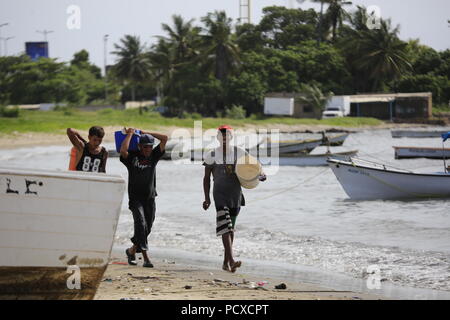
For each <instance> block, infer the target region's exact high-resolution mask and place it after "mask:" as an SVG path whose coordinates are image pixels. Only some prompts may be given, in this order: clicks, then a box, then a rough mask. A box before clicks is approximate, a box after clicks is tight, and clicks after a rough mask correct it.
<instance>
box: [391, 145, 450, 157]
mask: <svg viewBox="0 0 450 320" xmlns="http://www.w3.org/2000/svg"><path fill="white" fill-rule="evenodd" d="M394 150H395V159H414V158H428V159H444V157H445V159H449V158H450V149H442V148H425V147H423V148H422V147H394Z"/></svg>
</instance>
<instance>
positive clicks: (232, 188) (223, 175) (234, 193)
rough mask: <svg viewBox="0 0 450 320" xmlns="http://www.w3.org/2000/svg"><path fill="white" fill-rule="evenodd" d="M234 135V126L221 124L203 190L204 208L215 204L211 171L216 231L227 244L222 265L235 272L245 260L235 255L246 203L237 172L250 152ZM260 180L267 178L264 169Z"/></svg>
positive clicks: (223, 242)
mask: <svg viewBox="0 0 450 320" xmlns="http://www.w3.org/2000/svg"><path fill="white" fill-rule="evenodd" d="M232 138H233V134H232V128H231V127H230V126H227V125H223V126H220V127H219V128H218V133H217V139H218V140H219V142H220V146H219V147H218V148H216V149H214V150H213V151H211V152H209V153H208V154H207V155H206V157H205V162H204V163H203V165H204V166H205V175H204V178H203V191H204V194H205V201H204V202H203V209H204V210H208V208H209V206H210V205H211V199H210V195H209V194H210V188H211V174H212V176H213V178H214V186H213V197H214V204H215V207H216V212H217V219H216V222H217V226H216V235H217V236H221V237H222V244H223V247H224V260H223V266H222V269H223V270H225V271H230V272H235V271H236V269H237V268H239V267H240V266H241V264H242V262H241V261H235V260H234V258H233V241H234V227H235V225H236V219H237V216H238V214H239V212H240V209H241V206H244V205H245V199H244V195H243V194H242V189H241V184H240V182H239V179H238V177H237V175H236V163H237V160H238V159H240V158H241V157H243V156H246V155H247V152H246V151H245V150H243V149H241V148H238V147H236V146H234V147H233V146H231V144H230V142H231V139H232ZM259 180H260V181H265V180H266V176H265V174H264V173H262V174H261V175H260V176H259Z"/></svg>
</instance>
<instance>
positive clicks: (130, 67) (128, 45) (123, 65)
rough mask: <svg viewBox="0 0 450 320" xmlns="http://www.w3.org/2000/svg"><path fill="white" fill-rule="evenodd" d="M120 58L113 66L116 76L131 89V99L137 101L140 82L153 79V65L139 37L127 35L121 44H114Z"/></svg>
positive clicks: (116, 53)
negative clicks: (151, 71) (137, 89)
mask: <svg viewBox="0 0 450 320" xmlns="http://www.w3.org/2000/svg"><path fill="white" fill-rule="evenodd" d="M114 47H115V49H116V51H114V52H113V54H115V55H116V56H117V57H118V60H117V62H116V64H115V65H114V66H113V72H114V74H115V76H116V77H117V78H118V79H120V80H121V81H123V82H124V83H125V84H128V85H129V86H130V87H131V99H132V100H133V101H134V100H135V99H136V86H137V85H138V83H139V82H144V81H149V80H150V79H151V78H150V76H151V74H150V70H151V64H150V59H149V56H148V54H146V52H145V46H144V45H142V44H141V41H140V39H139V37H137V36H131V35H126V36H125V37H124V38H122V39H121V40H120V44H114Z"/></svg>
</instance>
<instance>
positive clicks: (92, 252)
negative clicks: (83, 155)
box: [0, 169, 125, 299]
mask: <svg viewBox="0 0 450 320" xmlns="http://www.w3.org/2000/svg"><path fill="white" fill-rule="evenodd" d="M124 191H125V181H124V180H123V179H122V178H121V177H118V176H108V175H101V174H89V173H80V172H52V171H37V170H20V169H0V298H7V299H10V298H12V299H15V298H19V299H20V298H26V299H30V298H31V299H92V298H93V296H94V295H95V291H96V289H97V286H98V284H99V281H100V280H101V277H102V275H103V272H104V270H105V269H106V267H107V265H108V262H109V257H110V254H111V249H112V244H113V241H114V235H115V231H116V227H117V223H118V219H119V215H120V209H121V205H122V200H123V194H124ZM76 268H79V270H80V276H81V281H80V283H81V289H69V288H68V286H67V283H66V282H67V279H68V278H69V276H70V275H71V273H68V272H69V271H68V270H72V271H73V270H74V269H76ZM73 272H74V271H73Z"/></svg>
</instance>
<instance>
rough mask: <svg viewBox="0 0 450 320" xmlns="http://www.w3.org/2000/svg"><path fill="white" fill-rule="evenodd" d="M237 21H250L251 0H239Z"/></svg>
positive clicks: (242, 22)
mask: <svg viewBox="0 0 450 320" xmlns="http://www.w3.org/2000/svg"><path fill="white" fill-rule="evenodd" d="M239 15H240V18H239V22H240V23H241V24H244V23H252V1H251V0H239Z"/></svg>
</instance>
